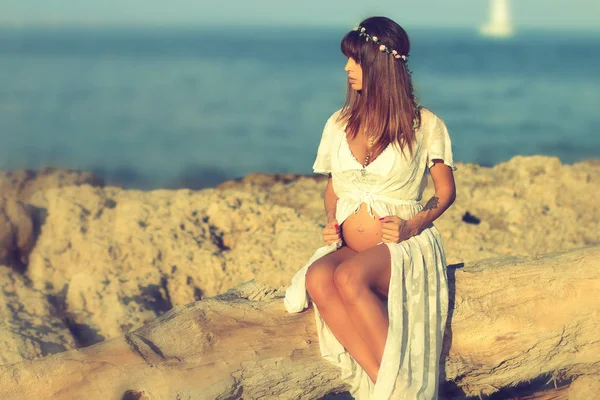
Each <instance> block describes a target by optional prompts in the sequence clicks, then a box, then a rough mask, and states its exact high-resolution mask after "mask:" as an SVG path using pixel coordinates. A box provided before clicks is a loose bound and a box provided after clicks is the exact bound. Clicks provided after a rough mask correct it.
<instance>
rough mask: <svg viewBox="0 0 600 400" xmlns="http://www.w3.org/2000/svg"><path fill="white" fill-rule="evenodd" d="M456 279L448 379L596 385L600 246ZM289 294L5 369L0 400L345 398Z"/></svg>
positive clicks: (243, 294) (486, 263) (211, 310)
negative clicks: (292, 310) (289, 305)
mask: <svg viewBox="0 0 600 400" xmlns="http://www.w3.org/2000/svg"><path fill="white" fill-rule="evenodd" d="M448 275H449V283H450V299H451V304H450V318H449V320H448V325H447V328H446V336H445V342H444V351H443V357H444V360H443V362H444V363H445V368H444V369H443V370H442V371H441V373H442V375H443V379H445V380H447V381H452V382H453V383H454V384H455V385H456V386H457V387H458V388H460V389H462V391H464V393H465V394H466V395H468V396H473V395H485V394H490V393H494V392H496V391H498V390H500V389H501V388H506V387H511V386H514V385H516V384H519V383H523V382H527V381H530V380H532V379H534V378H536V377H539V376H543V375H546V374H550V375H551V376H553V377H557V378H562V379H565V378H566V379H574V378H577V377H580V376H581V377H583V378H585V379H589V380H590V381H591V382H595V384H596V387H598V385H597V382H598V376H600V296H599V295H598V294H599V293H600V247H597V246H596V247H587V248H581V249H575V250H570V251H566V252H561V253H552V254H546V255H543V256H538V257H501V258H494V259H488V260H480V261H477V262H472V263H469V264H467V265H461V264H459V265H453V266H449V269H448ZM282 296H283V291H282V290H281V289H279V290H277V289H270V288H267V287H266V286H264V285H262V284H260V283H257V282H254V281H250V282H247V283H245V284H243V285H240V286H238V287H236V288H234V289H232V290H230V291H229V292H227V293H225V294H223V295H220V296H217V297H213V298H209V299H205V300H202V301H199V302H196V303H190V304H188V305H185V306H178V307H175V308H173V309H172V310H171V311H169V312H168V313H166V314H164V315H163V316H161V317H160V318H157V319H156V320H154V321H153V322H151V323H149V324H147V325H145V326H143V327H141V328H139V329H137V330H134V331H132V332H130V333H128V334H126V335H125V336H123V337H120V338H115V339H112V340H108V341H105V342H101V343H98V344H95V345H93V346H89V347H86V348H82V349H78V350H72V351H68V352H64V353H59V354H55V355H52V356H48V357H45V358H43V359H38V360H33V361H25V362H21V363H17V364H12V365H4V366H0V398H1V399H19V400H21V399H55V400H60V399H79V398H85V399H89V400H95V399H98V400H100V399H102V400H106V399H117V400H121V399H242V398H243V399H318V398H320V397H322V396H324V395H326V394H327V393H332V392H340V391H344V390H347V389H348V388H347V386H345V385H344V384H343V383H342V382H341V381H340V380H339V371H338V370H337V369H336V368H335V367H333V366H332V365H330V364H329V363H328V362H327V361H325V360H323V359H322V358H321V356H320V352H319V344H318V341H317V335H316V328H315V323H314V313H313V310H312V308H310V309H308V310H305V311H304V312H301V313H297V314H288V313H287V312H286V311H285V308H284V306H283V302H282ZM580 379H581V378H580ZM585 379H581V381H584V380H585ZM579 390H580V392H581V388H579ZM584 392H585V390H584ZM572 398H575V397H572Z"/></svg>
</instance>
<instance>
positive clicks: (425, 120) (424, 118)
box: [419, 107, 446, 136]
mask: <svg viewBox="0 0 600 400" xmlns="http://www.w3.org/2000/svg"><path fill="white" fill-rule="evenodd" d="M445 127H446V123H445V122H444V120H443V119H442V118H441V117H440V116H439V115H437V114H436V113H435V112H433V111H431V109H429V108H425V107H421V125H420V126H419V130H420V131H421V132H423V135H424V136H429V135H431V134H433V133H432V132H436V131H440V130H444V129H445Z"/></svg>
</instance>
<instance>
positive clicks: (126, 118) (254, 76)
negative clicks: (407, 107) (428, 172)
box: [0, 27, 600, 189]
mask: <svg viewBox="0 0 600 400" xmlns="http://www.w3.org/2000/svg"><path fill="white" fill-rule="evenodd" d="M407 31H408V33H409V36H410V38H411V44H412V49H411V52H410V58H409V67H410V69H411V70H412V71H413V82H414V86H415V90H416V94H417V97H418V98H419V100H420V103H421V104H422V105H423V106H425V107H428V108H429V109H431V110H432V111H433V112H435V113H436V114H437V115H438V116H440V117H441V118H442V119H443V120H444V121H445V122H446V124H447V126H448V129H449V132H450V136H451V139H452V144H453V151H454V159H455V161H458V162H467V163H477V164H480V165H484V166H493V165H496V164H498V163H501V162H504V161H507V160H509V159H510V158H512V157H514V156H516V155H534V154H542V155H549V156H555V157H558V158H559V159H560V160H561V161H562V162H563V163H567V164H572V163H575V162H578V161H581V160H585V159H598V158H600V136H599V135H597V134H595V130H594V128H595V127H597V126H600V115H599V113H598V112H597V109H598V105H599V104H600V76H599V74H598V72H597V71H598V70H600V54H599V53H598V51H597V49H598V48H600V34H598V33H596V32H587V33H586V32H563V31H540V30H537V31H536V30H528V31H523V32H518V34H517V36H515V37H514V38H511V39H508V40H492V39H486V38H483V37H481V36H478V35H477V34H476V32H475V31H471V30H467V29H425V28H418V29H416V28H415V29H407ZM346 32H347V29H344V28H337V27H336V28H333V27H331V28H321V27H290V28H287V29H284V28H282V27H264V28H260V27H237V28H235V29H233V28H231V27H202V28H198V29H196V28H194V29H192V28H170V27H163V28H156V29H155V28H149V27H133V28H125V27H112V28H108V27H94V28H85V29H82V28H65V27H59V28H51V29H50V28H43V29H41V28H23V29H6V28H3V29H0V72H1V73H0V170H14V169H22V168H28V169H33V170H38V169H40V168H44V167H55V168H69V169H77V170H85V171H91V172H94V173H96V174H98V175H99V176H101V177H102V178H104V179H105V180H106V182H107V183H108V184H118V185H122V186H124V187H126V188H140V189H155V188H177V187H190V188H194V189H196V188H202V187H213V186H215V185H217V184H218V183H220V182H223V181H225V180H229V179H234V178H238V177H242V176H245V175H248V174H249V173H257V172H261V173H297V174H311V173H312V169H311V167H312V163H313V161H314V157H315V155H316V149H317V146H318V143H319V140H320V136H321V133H322V129H323V126H324V124H325V121H326V120H327V118H328V117H329V116H330V115H331V114H332V113H333V112H334V111H335V110H337V109H339V108H340V107H341V106H342V105H343V101H344V96H345V90H346V80H345V78H346V75H345V73H344V71H343V67H344V64H345V58H344V56H343V55H342V54H341V52H340V50H339V42H340V40H341V38H342V36H343V35H344V34H345V33H346ZM457 173H458V172H457Z"/></svg>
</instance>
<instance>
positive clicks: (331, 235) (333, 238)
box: [323, 219, 342, 246]
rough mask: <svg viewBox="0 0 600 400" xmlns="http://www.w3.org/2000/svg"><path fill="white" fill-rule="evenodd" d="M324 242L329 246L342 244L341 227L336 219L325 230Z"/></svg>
mask: <svg viewBox="0 0 600 400" xmlns="http://www.w3.org/2000/svg"><path fill="white" fill-rule="evenodd" d="M323 240H325V243H326V244H327V245H328V246H329V245H330V244H332V243H335V242H339V243H340V244H341V243H342V236H341V234H340V226H339V225H338V223H337V221H336V220H335V219H332V220H331V221H329V223H328V224H327V225H326V226H325V228H323Z"/></svg>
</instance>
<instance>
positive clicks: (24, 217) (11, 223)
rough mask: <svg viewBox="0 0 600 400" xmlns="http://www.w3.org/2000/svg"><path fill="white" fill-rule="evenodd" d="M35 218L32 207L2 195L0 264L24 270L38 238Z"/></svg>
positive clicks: (0, 210)
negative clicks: (35, 229)
mask: <svg viewBox="0 0 600 400" xmlns="http://www.w3.org/2000/svg"><path fill="white" fill-rule="evenodd" d="M33 218H34V216H33V214H32V210H31V208H28V207H26V206H25V205H24V204H23V203H21V202H20V201H15V200H13V199H9V198H2V197H0V265H11V266H13V267H15V268H17V269H19V270H22V269H23V265H26V264H27V260H28V257H29V253H30V252H31V250H32V249H33V246H34V244H35V239H36V234H35V231H34V222H33Z"/></svg>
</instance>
